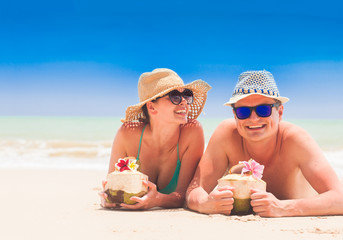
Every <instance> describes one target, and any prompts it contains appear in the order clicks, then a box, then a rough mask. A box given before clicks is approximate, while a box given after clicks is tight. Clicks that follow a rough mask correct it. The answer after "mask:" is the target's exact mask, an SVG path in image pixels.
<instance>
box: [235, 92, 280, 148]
mask: <svg viewBox="0 0 343 240" xmlns="http://www.w3.org/2000/svg"><path fill="white" fill-rule="evenodd" d="M274 103H275V100H274V99H272V98H268V97H264V96H261V95H251V96H249V97H246V98H244V99H242V100H240V101H238V102H237V103H236V104H235V107H236V108H238V107H255V106H258V105H261V104H274ZM282 113H283V106H282V105H281V106H279V108H278V109H277V108H276V107H273V108H272V113H271V115H270V116H269V117H259V116H258V115H257V114H256V112H255V111H252V113H251V115H250V117H248V118H246V119H238V118H237V116H236V115H235V119H236V125H237V129H238V132H239V134H240V135H241V136H242V137H243V138H245V139H246V140H250V141H262V140H264V139H267V138H269V137H272V136H273V135H274V134H276V133H277V131H278V127H279V122H280V120H281V117H282ZM234 114H235V112H234Z"/></svg>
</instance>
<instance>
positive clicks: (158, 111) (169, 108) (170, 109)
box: [149, 88, 189, 124]
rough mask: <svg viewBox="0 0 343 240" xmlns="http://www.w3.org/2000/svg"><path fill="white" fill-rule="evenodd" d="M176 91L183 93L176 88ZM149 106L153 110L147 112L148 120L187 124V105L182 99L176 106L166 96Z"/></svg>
mask: <svg viewBox="0 0 343 240" xmlns="http://www.w3.org/2000/svg"><path fill="white" fill-rule="evenodd" d="M176 90H178V91H179V92H183V91H184V88H178V89H176ZM151 104H152V107H153V109H152V111H149V113H150V118H155V119H160V120H161V121H165V122H173V123H178V124H185V123H187V117H188V111H189V105H188V104H187V102H186V100H185V99H184V98H183V97H182V101H181V103H180V104H178V105H175V104H173V103H172V102H171V101H170V98H169V96H168V95H166V96H164V97H162V98H159V99H158V100H156V101H154V102H151ZM150 109H151V108H150Z"/></svg>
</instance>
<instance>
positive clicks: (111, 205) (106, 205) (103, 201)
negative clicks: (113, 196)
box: [99, 180, 120, 208]
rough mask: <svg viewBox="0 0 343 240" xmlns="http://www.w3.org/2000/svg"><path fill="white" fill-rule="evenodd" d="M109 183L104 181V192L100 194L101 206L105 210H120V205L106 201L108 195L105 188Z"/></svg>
mask: <svg viewBox="0 0 343 240" xmlns="http://www.w3.org/2000/svg"><path fill="white" fill-rule="evenodd" d="M106 183H107V181H105V180H104V181H102V189H103V191H101V192H99V196H100V205H101V206H102V207H104V208H119V207H120V206H119V204H116V203H109V202H107V201H106V199H107V197H108V196H107V194H106V193H105V186H106Z"/></svg>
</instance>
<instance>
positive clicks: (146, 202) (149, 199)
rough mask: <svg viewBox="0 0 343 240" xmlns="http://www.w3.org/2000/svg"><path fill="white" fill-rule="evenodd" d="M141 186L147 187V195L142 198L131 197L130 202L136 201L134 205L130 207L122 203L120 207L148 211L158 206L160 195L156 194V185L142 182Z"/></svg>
mask: <svg viewBox="0 0 343 240" xmlns="http://www.w3.org/2000/svg"><path fill="white" fill-rule="evenodd" d="M143 184H144V185H146V186H147V187H148V193H147V194H145V195H144V196H143V197H131V198H130V200H132V201H136V202H137V203H136V204H133V205H130V204H125V203H122V204H120V206H121V207H123V208H127V209H149V208H153V207H158V206H160V197H159V196H160V195H161V193H159V192H157V187H156V185H155V184H154V183H152V182H150V181H143Z"/></svg>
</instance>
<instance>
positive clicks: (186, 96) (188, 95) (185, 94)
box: [182, 89, 194, 105]
mask: <svg viewBox="0 0 343 240" xmlns="http://www.w3.org/2000/svg"><path fill="white" fill-rule="evenodd" d="M182 96H183V98H184V99H185V100H186V102H187V104H188V105H190V104H192V103H193V100H194V97H193V92H192V90H189V89H186V90H184V91H183V92H182Z"/></svg>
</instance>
